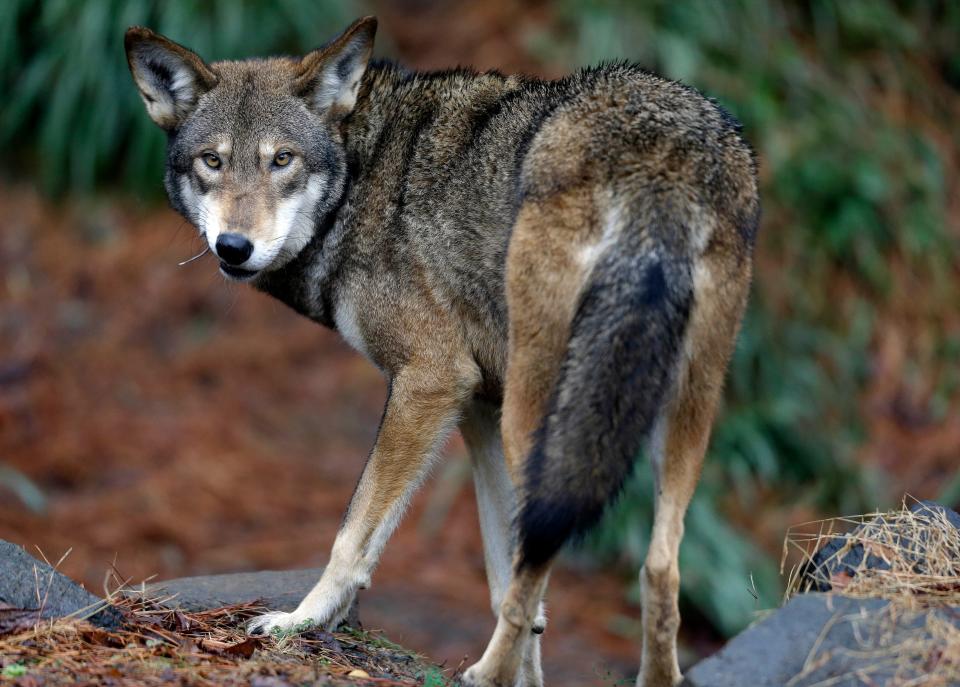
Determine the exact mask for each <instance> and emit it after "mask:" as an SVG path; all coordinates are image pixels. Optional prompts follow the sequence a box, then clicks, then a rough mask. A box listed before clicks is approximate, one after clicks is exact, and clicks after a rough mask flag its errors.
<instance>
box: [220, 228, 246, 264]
mask: <svg viewBox="0 0 960 687" xmlns="http://www.w3.org/2000/svg"><path fill="white" fill-rule="evenodd" d="M251 253H253V244H252V243H250V242H249V241H248V240H247V239H246V238H244V237H243V236H241V235H240V234H220V236H218V237H217V255H219V256H220V259H221V260H223V261H224V262H225V263H227V264H228V265H242V264H243V263H245V262H246V261H247V258H249V257H250V254H251Z"/></svg>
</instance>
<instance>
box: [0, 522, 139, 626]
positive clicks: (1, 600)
mask: <svg viewBox="0 0 960 687" xmlns="http://www.w3.org/2000/svg"><path fill="white" fill-rule="evenodd" d="M38 587H39V590H38ZM0 604H6V605H7V606H10V607H13V608H25V609H31V610H39V611H40V617H42V618H62V617H64V616H68V615H74V614H79V615H81V616H86V615H87V614H88V613H89V612H90V611H93V610H95V609H98V608H99V610H97V612H96V613H94V614H93V615H91V616H90V617H89V618H88V619H89V620H90V622H92V623H93V624H95V625H99V626H101V627H105V628H108V629H113V628H116V627H119V625H120V623H121V621H122V616H121V615H120V613H119V612H118V611H117V610H115V609H114V608H112V607H110V606H105V602H104V601H103V600H102V599H100V598H99V597H97V596H94V595H93V594H91V593H90V592H88V591H87V590H86V589H84V588H83V587H81V586H80V585H78V584H77V583H76V582H74V581H73V580H71V579H70V578H69V577H67V576H66V575H63V574H61V573H59V572H57V571H56V570H54V569H53V568H52V567H51V566H49V565H47V564H46V563H44V562H43V561H40V560H37V559H36V558H34V557H33V556H31V555H30V554H29V553H27V552H26V551H25V550H24V549H23V548H22V547H20V546H17V545H16V544H11V543H10V542H6V541H3V540H0ZM101 607H102V608H101Z"/></svg>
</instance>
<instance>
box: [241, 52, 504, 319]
mask: <svg viewBox="0 0 960 687" xmlns="http://www.w3.org/2000/svg"><path fill="white" fill-rule="evenodd" d="M521 84H522V79H520V78H519V77H504V76H502V75H501V74H498V73H495V72H494V73H484V74H477V73H474V72H470V71H466V70H454V71H450V72H435V73H419V72H412V71H408V70H406V69H404V68H403V67H400V66H398V65H395V64H392V63H388V62H375V63H372V64H371V65H370V66H369V68H368V69H367V72H366V74H365V75H364V77H363V81H362V83H361V87H360V94H359V97H358V100H357V105H356V108H355V109H354V111H353V112H352V113H351V114H350V115H349V116H348V117H347V118H346V119H345V120H344V122H343V124H342V133H343V140H344V146H345V152H346V164H347V180H346V184H345V190H344V192H343V196H342V198H341V199H340V202H339V203H338V204H337V205H336V207H335V209H334V210H333V211H332V212H331V213H330V214H329V215H328V216H327V217H323V218H318V220H317V227H316V232H315V234H314V237H313V239H312V240H311V242H310V243H309V244H308V245H307V246H306V248H304V250H303V251H302V252H301V253H300V255H298V256H297V257H296V258H295V259H294V260H293V261H291V262H290V263H289V264H288V265H286V266H284V267H283V268H281V269H279V270H277V271H275V272H272V273H269V274H265V275H263V277H261V278H260V280H258V283H257V284H256V286H257V288H259V289H260V290H262V291H266V292H267V293H269V294H271V295H273V296H275V297H276V298H278V299H280V300H281V301H283V302H284V303H286V304H287V305H289V306H290V307H292V308H293V309H294V310H296V311H297V312H299V313H301V314H303V315H305V316H307V317H309V318H311V319H313V320H315V321H317V322H319V323H321V324H324V325H325V326H328V327H333V326H334V323H333V311H334V308H335V306H336V303H337V297H338V294H337V290H338V288H340V285H341V284H342V283H343V282H344V281H345V280H348V279H351V278H352V276H353V275H356V274H362V273H363V272H364V270H368V271H369V269H370V265H371V263H372V262H375V261H379V260H381V259H382V258H383V256H382V255H374V254H373V250H372V249H371V247H372V246H374V245H376V246H378V250H379V246H380V245H382V242H380V241H377V240H376V239H375V237H374V234H380V233H381V232H386V231H390V235H391V240H390V241H389V242H386V243H387V244H389V245H390V246H391V247H394V248H397V247H398V246H399V247H400V249H401V250H402V244H403V241H404V240H405V239H404V238H402V237H400V238H398V234H402V232H399V231H393V229H396V228H398V227H399V226H400V225H401V224H403V223H404V222H405V221H406V220H409V219H410V218H412V217H415V219H416V220H417V223H418V224H420V225H421V226H422V225H423V223H424V222H426V223H429V222H430V218H429V217H426V216H422V217H421V216H420V215H421V214H423V213H422V207H417V208H414V207H413V206H412V205H413V203H412V202H411V201H410V198H409V197H408V195H407V191H408V189H409V188H413V187H416V188H418V189H420V188H425V187H428V186H429V187H430V188H437V190H438V192H439V191H440V189H439V187H438V184H439V183H441V181H440V178H439V177H440V176H442V175H438V174H437V172H439V171H440V170H441V169H442V168H443V166H444V164H446V163H449V160H444V159H443V158H445V157H451V158H452V157H454V156H455V153H456V150H457V149H458V148H460V147H462V146H466V145H468V144H469V143H470V140H469V139H470V137H469V136H468V135H467V134H466V133H464V128H465V124H466V123H467V122H469V124H470V125H472V126H473V127H474V128H475V129H478V128H479V127H482V124H483V122H484V121H486V120H488V119H489V118H490V117H491V116H493V114H495V113H496V112H499V108H500V102H501V99H502V98H504V97H505V96H506V95H507V94H508V93H509V92H510V91H514V90H517V89H518V88H520V86H521ZM466 128H468V129H469V126H468V127H466ZM427 132H429V135H427ZM434 139H437V140H434ZM427 163H429V164H427ZM421 205H422V204H421ZM381 264H382V263H381Z"/></svg>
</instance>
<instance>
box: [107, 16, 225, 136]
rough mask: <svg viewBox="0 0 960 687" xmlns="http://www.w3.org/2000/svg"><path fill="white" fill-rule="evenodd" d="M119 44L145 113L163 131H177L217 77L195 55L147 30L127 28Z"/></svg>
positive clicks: (136, 27)
mask: <svg viewBox="0 0 960 687" xmlns="http://www.w3.org/2000/svg"><path fill="white" fill-rule="evenodd" d="M123 44H124V47H126V49H127V64H129V65H130V73H131V74H133V80H134V81H135V82H136V84H137V88H138V89H140V96H141V97H142V98H143V102H144V104H145V105H146V106H147V113H148V114H149V115H150V118H151V119H153V121H155V122H156V123H157V124H159V125H160V126H161V127H162V128H164V129H167V130H170V129H175V128H177V126H178V125H180V124H181V123H182V122H183V120H184V119H186V117H187V115H189V114H190V112H192V111H193V108H194V107H196V105H197V100H198V99H199V98H200V96H201V95H203V94H204V93H206V92H207V91H209V90H210V89H211V88H213V87H214V86H215V85H216V84H217V75H216V74H215V73H214V72H213V71H212V70H211V69H210V67H208V66H207V65H206V64H205V63H204V61H203V60H201V59H200V58H199V57H198V56H197V55H196V53H193V52H191V51H190V50H187V49H186V48H184V47H183V46H182V45H177V44H176V43H174V42H173V41H171V40H169V39H167V38H164V37H163V36H161V35H160V34H157V33H154V32H153V31H151V30H150V29H147V28H144V27H142V26H133V27H131V28H129V29H127V33H126V35H125V36H124V41H123Z"/></svg>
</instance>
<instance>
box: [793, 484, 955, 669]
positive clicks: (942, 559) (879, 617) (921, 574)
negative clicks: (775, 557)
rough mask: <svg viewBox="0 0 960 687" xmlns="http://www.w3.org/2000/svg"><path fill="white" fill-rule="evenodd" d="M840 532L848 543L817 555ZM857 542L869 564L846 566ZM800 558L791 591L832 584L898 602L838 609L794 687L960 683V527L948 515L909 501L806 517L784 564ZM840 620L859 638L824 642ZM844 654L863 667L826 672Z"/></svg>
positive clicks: (795, 529)
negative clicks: (849, 642)
mask: <svg viewBox="0 0 960 687" xmlns="http://www.w3.org/2000/svg"><path fill="white" fill-rule="evenodd" d="M837 540H839V542H840V543H841V546H840V547H839V548H838V550H837V551H836V552H834V553H833V555H831V556H829V557H828V558H827V559H825V560H823V561H819V562H818V563H815V562H814V555H815V553H816V552H817V551H819V550H820V549H821V548H822V547H823V546H825V545H827V544H828V543H830V542H835V541H837ZM857 547H862V552H863V556H862V558H861V560H860V562H859V564H858V565H856V566H843V565H841V564H840V563H841V561H843V560H844V559H845V557H846V556H847V555H848V554H850V553H851V552H856V550H857ZM791 558H792V559H793V560H794V561H796V562H795V564H794V565H793V566H792V567H791V569H790V572H789V575H788V584H787V593H786V598H790V597H792V596H794V595H795V594H799V593H803V592H807V591H811V590H816V589H825V588H829V589H831V590H833V591H835V592H841V593H842V594H844V595H845V596H851V597H855V598H861V599H867V598H871V599H885V600H887V601H889V602H890V603H889V604H887V605H886V606H884V607H883V608H882V610H880V611H878V612H876V613H872V614H857V615H856V616H847V617H843V616H835V617H834V618H833V619H832V620H831V622H830V623H828V624H827V625H826V626H825V627H824V629H823V632H822V633H821V637H820V638H819V639H818V641H817V642H815V643H814V646H813V648H812V649H811V651H810V655H809V656H808V657H807V660H806V662H805V665H804V669H803V671H802V672H801V673H800V674H799V675H797V676H795V677H794V678H793V680H791V681H790V683H789V685H790V686H791V687H794V686H798V687H799V686H800V685H803V686H804V687H830V686H832V685H839V684H844V685H849V684H858V685H859V684H862V685H879V684H883V685H886V687H948V686H952V685H958V684H960V628H958V623H957V621H958V619H960V612H958V611H957V609H956V606H957V605H960V531H958V530H957V528H956V527H954V526H953V525H952V524H951V523H950V522H949V521H948V520H947V518H946V516H945V515H944V514H943V513H941V512H935V511H929V510H924V511H921V512H919V513H916V512H911V511H910V510H909V507H908V504H907V502H906V501H905V502H904V504H903V508H902V509H900V510H896V511H889V512H884V513H880V512H878V513H869V514H866V515H859V516H853V517H841V518H832V519H828V520H818V521H815V522H809V523H804V524H802V525H797V526H795V527H792V528H790V530H789V531H788V533H787V536H786V539H785V541H784V549H783V558H782V560H781V572H783V571H784V570H785V569H786V565H787V561H788V560H790V559H791ZM847 560H849V559H847ZM868 560H869V561H870V564H869V565H868ZM877 564H880V566H881V567H877ZM840 623H850V624H851V625H852V630H853V635H854V637H855V638H856V641H855V644H856V645H855V646H853V647H834V648H832V649H829V650H825V649H822V644H823V643H824V642H823V641H822V640H823V639H824V638H825V637H826V636H827V634H828V633H829V632H830V631H831V630H832V629H833V628H834V627H835V626H836V625H838V624H840ZM834 659H841V663H842V664H844V665H855V666H856V668H855V669H853V670H850V671H848V672H846V673H844V674H842V675H837V674H833V675H830V676H829V677H825V676H824V675H823V674H821V673H820V669H821V668H823V667H824V666H825V665H827V664H828V663H831V662H832V661H833V660H834ZM843 659H846V660H843Z"/></svg>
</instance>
